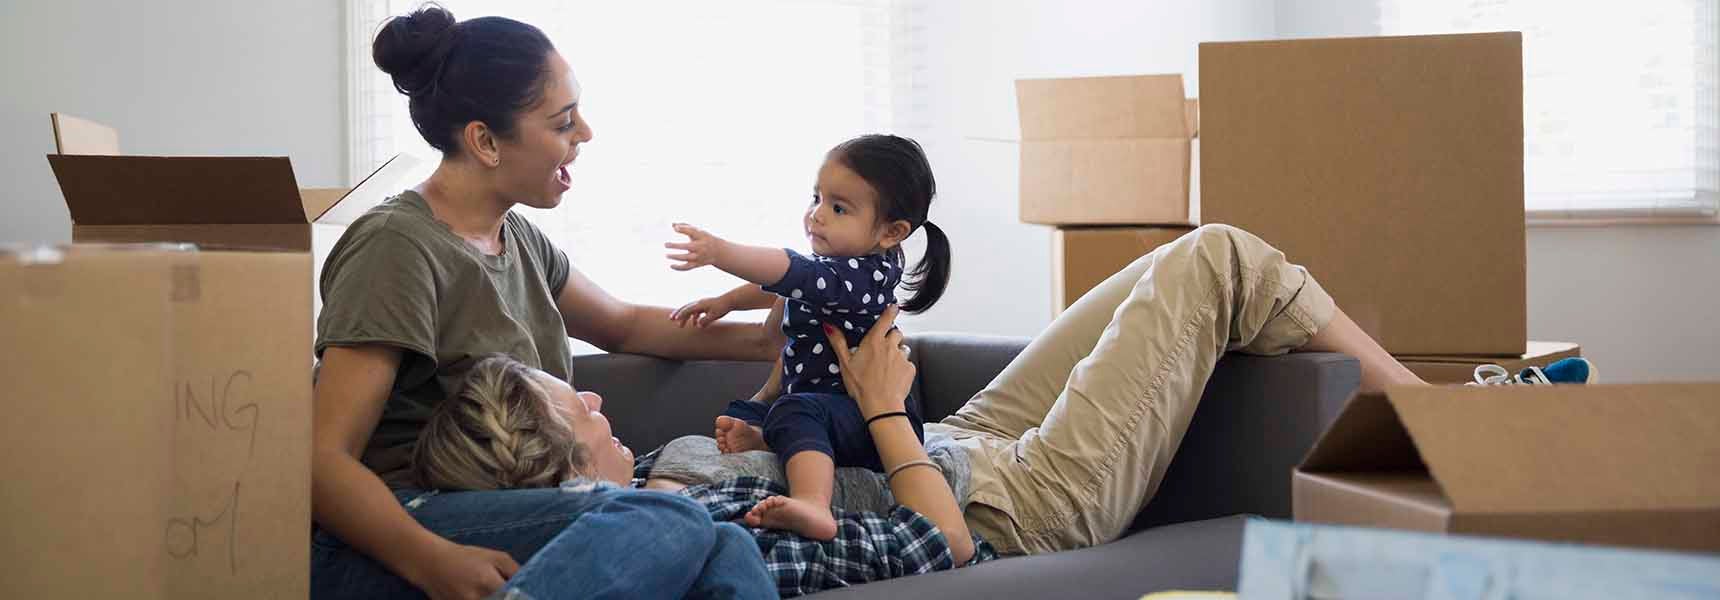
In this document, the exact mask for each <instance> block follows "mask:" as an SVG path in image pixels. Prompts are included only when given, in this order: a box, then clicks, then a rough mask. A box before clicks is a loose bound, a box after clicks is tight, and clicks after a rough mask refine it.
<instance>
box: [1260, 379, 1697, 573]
mask: <svg viewBox="0 0 1720 600" xmlns="http://www.w3.org/2000/svg"><path fill="white" fill-rule="evenodd" d="M1291 494H1292V500H1293V502H1294V509H1293V510H1294V514H1295V517H1296V520H1298V521H1311V522H1319V523H1332V524H1339V525H1361V526H1369V527H1387V528H1398V529H1412V530H1419V531H1433V532H1450V533H1466V534H1475V535H1488V536H1503V537H1517V538H1532V539H1543V540H1552V541H1568V542H1585V543H1595V544H1610V545H1620V546H1640V547H1652V548H1668V549H1674V550H1702V551H1709V552H1713V551H1720V384H1713V383H1709V384H1659V385H1569V386H1492V387H1465V386H1426V387H1394V388H1391V389H1390V391H1389V392H1387V393H1386V394H1373V395H1362V396H1357V397H1356V398H1355V399H1353V400H1351V401H1350V403H1349V405H1347V406H1345V407H1344V410H1343V412H1341V413H1340V414H1339V415H1338V418H1337V420H1336V421H1334V422H1333V423H1332V426H1331V428H1329V429H1328V430H1327V431H1326V432H1325V433H1324V434H1323V435H1321V436H1320V439H1319V441H1317V442H1315V443H1314V447H1313V449H1312V450H1310V451H1309V453H1308V456H1307V458H1305V459H1304V460H1303V461H1302V465H1301V466H1299V467H1297V469H1296V472H1295V474H1294V475H1293V476H1292V484H1291Z"/></svg>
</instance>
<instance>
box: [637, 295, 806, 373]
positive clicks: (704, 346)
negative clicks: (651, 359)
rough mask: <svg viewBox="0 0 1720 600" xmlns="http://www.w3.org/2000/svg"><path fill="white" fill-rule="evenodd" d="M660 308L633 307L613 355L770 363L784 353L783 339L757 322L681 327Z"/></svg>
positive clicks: (666, 311) (724, 322) (719, 322)
mask: <svg viewBox="0 0 1720 600" xmlns="http://www.w3.org/2000/svg"><path fill="white" fill-rule="evenodd" d="M669 312H670V310H669V309H667V308H664V307H661V306H643V305H637V304H635V305H630V306H629V308H628V313H629V316H628V317H627V323H628V324H627V326H626V327H623V328H620V329H621V331H624V332H625V337H624V338H622V339H621V340H620V342H619V343H617V344H615V345H614V346H613V347H606V348H604V350H607V351H610V352H628V353H632V354H650V355H653V356H661V357H663V358H672V359H676V360H751V361H761V362H762V361H768V360H773V359H774V358H775V357H776V353H777V352H779V351H781V350H782V344H781V342H780V341H778V339H779V337H780V336H773V335H771V333H770V331H769V330H768V328H766V327H764V326H761V325H760V324H758V323H739V322H728V321H718V322H716V323H712V324H710V325H709V326H706V327H679V326H676V324H675V322H674V321H670V320H669Z"/></svg>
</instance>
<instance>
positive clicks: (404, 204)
mask: <svg viewBox="0 0 1720 600" xmlns="http://www.w3.org/2000/svg"><path fill="white" fill-rule="evenodd" d="M372 55H373V58H374V60H375V62H376V65H377V67H379V68H381V69H382V70H383V71H385V72H387V73H388V74H389V75H390V76H392V77H393V80H394V86H395V88H396V89H398V90H399V91H400V93H402V94H404V95H406V96H407V97H408V105H409V107H410V112H411V115H412V122H413V124H414V125H416V126H417V129H418V132H419V133H420V134H422V135H423V137H424V140H425V141H426V142H429V144H430V146H431V147H434V148H436V149H437V150H439V151H441V153H442V161H441V163H440V164H439V165H438V166H437V168H436V171H435V173H434V174H432V175H431V176H430V178H429V179H427V180H425V181H424V182H423V183H421V184H419V185H418V186H416V187H414V188H413V189H411V190H407V191H404V192H402V193H401V194H400V195H398V196H395V197H393V198H391V199H389V200H388V201H387V202H384V203H383V204H381V205H379V206H377V207H376V208H375V209H372V210H371V211H369V212H368V213H366V214H365V215H364V216H362V217H361V218H359V219H357V220H356V221H354V222H353V224H352V225H351V226H350V227H349V228H348V230H347V232H346V234H345V235H344V236H342V238H341V239H340V241H339V243H337V244H336V246H335V247H334V249H333V250H332V252H331V253H330V255H329V257H328V259H327V262H326V263H325V265H324V270H323V275H322V280H321V282H320V287H321V293H322V295H323V301H324V305H323V312H322V313H321V315H320V316H319V318H318V321H317V341H316V348H315V350H316V353H317V356H318V358H319V365H318V377H317V381H316V387H315V394H314V406H315V413H314V414H315V424H314V435H313V438H314V443H313V459H312V472H311V483H312V485H311V488H312V511H313V515H314V517H315V521H316V523H315V528H314V531H313V537H312V556H311V588H312V593H311V595H312V597H314V598H342V597H347V598H397V597H398V598H408V597H423V596H429V597H431V598H438V599H440V598H480V597H484V596H488V595H490V594H494V593H497V592H498V591H500V590H502V589H503V586H504V583H505V584H506V585H507V593H508V594H512V597H537V598H543V597H580V598H599V597H680V596H689V597H697V596H710V597H775V595H776V592H775V586H774V585H773V584H772V583H771V582H770V580H769V578H768V575H767V574H766V573H765V569H764V563H763V561H762V559H761V558H760V555H759V551H758V548H757V545H756V544H755V543H754V542H753V539H752V537H751V536H749V535H748V534H747V533H746V532H745V531H744V530H743V529H741V528H740V527H738V526H736V525H734V524H729V523H722V524H715V523H713V522H712V521H711V518H710V515H709V514H708V513H707V512H706V510H705V509H704V507H703V506H701V505H699V504H698V503H695V502H693V501H692V500H689V499H686V498H683V497H680V496H676V495H672V494H665V493H660V492H652V491H644V490H632V489H626V488H624V487H621V486H616V485H608V484H605V483H602V482H612V481H615V480H617V479H621V480H623V481H625V477H626V476H627V475H628V474H630V472H631V467H632V453H631V451H629V450H628V449H627V448H626V447H625V446H622V445H621V444H620V443H619V442H617V441H615V440H614V439H613V438H612V437H611V436H610V434H609V426H608V422H607V421H606V420H604V419H603V417H602V414H601V413H599V412H598V404H599V403H600V399H598V398H596V396H595V395H583V396H580V398H581V399H582V400H581V401H582V402H589V403H590V404H588V405H585V406H581V407H578V409H577V410H573V411H572V412H573V413H575V414H574V416H573V417H571V418H570V419H569V421H570V423H571V428H569V429H567V431H566V432H567V433H568V436H564V437H563V438H561V439H563V440H564V441H567V442H568V443H569V444H570V445H569V446H568V447H567V448H564V450H568V449H569V448H571V449H572V450H570V451H571V452H572V454H569V455H568V456H565V457H564V459H571V458H573V457H578V458H579V459H580V460H578V461H573V460H565V461H564V462H565V463H566V464H565V465H564V466H566V467H568V468H566V469H559V470H555V471H553V472H554V473H555V474H556V475H557V476H558V478H559V477H569V478H580V479H581V480H582V481H585V482H587V485H583V486H577V487H560V488H558V487H555V483H556V482H550V481H544V482H530V483H533V484H534V485H536V487H518V486H513V487H516V489H500V487H498V488H496V489H489V490H485V491H467V492H458V493H441V492H439V491H436V490H429V489H426V486H423V485H420V484H419V483H418V482H416V481H415V478H414V477H413V475H412V471H411V468H410V465H411V462H412V461H411V458H412V455H413V451H414V447H415V445H416V442H417V440H418V439H419V438H420V436H421V434H422V432H423V431H424V429H425V427H426V424H427V422H428V420H429V416H430V415H431V413H432V410H433V409H434V408H435V407H437V406H438V405H439V404H441V403H442V402H444V401H445V399H446V398H448V397H449V396H450V395H452V394H455V393H457V392H458V391H459V389H460V384H461V382H462V381H464V379H465V377H466V375H467V373H468V372H469V371H471V369H472V367H473V366H474V364H476V363H477V362H478V359H479V358H480V357H483V356H485V355H489V354H492V353H505V354H507V355H509V356H511V357H513V358H514V359H516V360H518V361H520V362H521V363H522V364H524V365H525V366H527V367H530V368H532V369H535V370H541V371H542V372H544V373H547V374H549V375H550V376H552V377H553V378H555V379H558V380H560V381H562V382H565V381H567V380H568V379H569V373H568V370H569V364H570V362H571V360H572V355H571V353H570V350H569V344H568V338H569V337H570V336H571V337H577V338H580V339H583V340H587V341H589V342H591V343H593V344H595V345H597V346H598V347H600V348H603V349H605V350H610V351H621V352H639V353H647V354H655V355H659V356H665V357H670V358H682V359H693V358H725V359H735V360H769V359H770V358H771V357H772V356H773V355H774V351H775V349H776V348H777V347H778V346H779V345H780V341H779V340H778V339H776V338H775V337H774V336H771V335H768V334H767V333H766V332H765V331H764V330H763V329H762V328H760V327H757V326H748V325H741V324H721V325H718V326H714V327H713V328H711V329H707V330H705V331H702V332H699V333H698V334H696V335H695V334H694V333H693V332H691V331H687V330H683V329H680V328H678V327H675V326H674V324H673V323H671V322H670V321H669V318H668V316H669V310H668V309H667V308H657V307H648V306H639V305H634V304H630V303H626V302H622V301H620V300H617V299H616V298H614V297H613V296H610V295H609V294H608V293H606V292H604V291H603V289H601V288H599V287H598V286H597V285H596V284H594V283H592V282H591V280H589V279H587V278H586V277H585V276H584V275H581V274H580V273H579V271H578V270H577V269H575V268H574V267H573V265H571V264H570V263H569V261H568V258H567V255H566V254H564V253H563V252H562V251H561V250H560V249H558V248H556V246H555V245H554V244H553V243H551V242H550V240H549V239H548V238H547V237H545V236H544V234H543V233H542V232H540V231H538V230H537V228H536V227H533V226H532V224H531V223H530V222H529V221H527V220H525V219H524V218H521V217H520V216H519V215H517V214H515V213H514V212H512V211H511V210H510V209H511V208H512V207H513V206H514V205H516V204H521V205H525V206H530V207H534V208H551V207H554V206H556V205H557V204H559V203H560V202H561V195H562V193H563V192H565V191H567V189H568V186H569V185H570V184H571V176H570V174H569V168H570V167H571V166H572V164H573V162H574V160H575V159H576V158H577V157H578V156H579V147H580V144H583V143H585V142H588V141H591V139H592V133H591V127H590V126H589V125H588V124H586V122H585V120H584V119H583V118H581V117H580V113H579V97H580V92H581V90H580V87H579V82H578V81H577V80H576V79H575V78H574V76H573V72H572V70H571V69H570V68H569V67H568V64H567V61H566V60H564V59H563V58H562V56H561V54H559V53H558V52H556V49H555V47H554V45H552V44H551V43H550V40H549V38H548V37H546V36H545V35H544V34H543V32H542V31H540V30H538V29H537V28H536V27H533V26H531V25H527V24H525V23H521V22H519V21H515V20H511V19H505V18H501V17H484V18H478V19H471V20H467V21H456V20H455V19H454V15H452V14H451V13H449V12H448V11H447V10H445V9H443V8H441V7H438V6H434V5H430V6H426V7H423V8H421V9H419V10H417V11H415V12H413V13H411V14H408V15H405V16H401V17H397V18H394V19H390V20H389V21H388V22H387V23H385V24H384V25H383V26H382V28H381V29H380V30H379V31H378V32H377V35H376V39H375V42H374V45H373V47H372ZM564 385H565V384H564ZM519 450H520V452H519V455H518V456H515V455H514V454H512V453H510V454H508V455H507V456H508V458H509V459H510V460H511V459H514V458H519V459H521V460H524V459H527V458H530V455H531V453H532V448H530V447H522V448H520V449H519ZM538 450H540V451H541V448H539V449H538ZM538 454H541V452H538ZM538 458H542V457H541V456H539V457H538ZM540 553H554V554H555V555H556V556H555V557H554V558H556V559H557V560H555V561H553V564H555V565H559V566H557V567H556V568H541V569H535V570H534V567H533V563H530V562H528V560H529V559H531V558H532V557H534V556H537V555H539V554H540ZM540 562H544V561H540ZM522 563H523V564H525V567H524V569H522V568H521V567H520V565H521V564H522ZM569 566H571V568H569ZM510 578H511V579H510Z"/></svg>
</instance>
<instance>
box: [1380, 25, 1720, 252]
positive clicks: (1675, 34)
mask: <svg viewBox="0 0 1720 600" xmlns="http://www.w3.org/2000/svg"><path fill="white" fill-rule="evenodd" d="M1716 7H1717V4H1716V3H1715V2H1714V1H1713V0H1640V1H1638V2H1630V3H1619V2H1564V1H1559V0H1381V3H1380V9H1381V10H1380V21H1381V23H1380V29H1381V31H1382V32H1383V33H1384V34H1386V35H1405V34H1425V33H1451V32H1471V31H1500V30H1514V31H1521V32H1523V113H1524V114H1523V129H1524V138H1525V139H1524V140H1523V150H1524V185H1525V188H1526V189H1525V192H1526V197H1527V199H1526V207H1525V208H1526V209H1527V211H1528V213H1529V218H1530V220H1531V221H1537V220H1570V219H1588V218H1599V219H1621V218H1622V219H1634V218H1650V219H1705V220H1713V219H1714V218H1715V215H1716V212H1717V209H1720V153H1717V149H1716V146H1717V144H1720V130H1717V127H1716V125H1717V123H1716V115H1717V112H1720V107H1717V105H1716V94H1715V86H1716V82H1717V80H1720V74H1717V72H1716V46H1715V39H1716V30H1717V27H1720V24H1717V17H1716V15H1717V13H1720V9H1717V8H1716Z"/></svg>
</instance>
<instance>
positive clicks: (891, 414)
mask: <svg viewBox="0 0 1720 600" xmlns="http://www.w3.org/2000/svg"><path fill="white" fill-rule="evenodd" d="M890 417H902V418H904V419H906V418H908V413H907V412H906V411H900V410H898V411H896V412H887V413H882V414H877V415H873V416H872V418H870V419H866V427H868V428H870V427H872V422H873V421H876V420H878V419H888V418H890Z"/></svg>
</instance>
